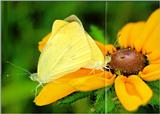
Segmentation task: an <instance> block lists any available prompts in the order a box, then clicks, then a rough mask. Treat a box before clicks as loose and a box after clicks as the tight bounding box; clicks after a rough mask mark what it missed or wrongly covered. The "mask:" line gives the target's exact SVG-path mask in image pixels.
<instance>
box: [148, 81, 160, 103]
mask: <svg viewBox="0 0 160 114" xmlns="http://www.w3.org/2000/svg"><path fill="white" fill-rule="evenodd" d="M148 85H149V86H150V88H151V89H152V91H153V97H152V99H151V100H150V104H151V105H153V106H154V105H159V102H160V96H159V94H160V81H159V80H157V81H153V82H149V83H148Z"/></svg>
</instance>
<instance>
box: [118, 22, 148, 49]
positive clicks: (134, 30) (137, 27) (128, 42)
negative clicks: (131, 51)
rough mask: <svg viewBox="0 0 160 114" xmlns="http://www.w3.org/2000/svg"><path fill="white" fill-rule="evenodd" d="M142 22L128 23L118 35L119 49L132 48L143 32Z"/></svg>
mask: <svg viewBox="0 0 160 114" xmlns="http://www.w3.org/2000/svg"><path fill="white" fill-rule="evenodd" d="M144 24H145V23H144V22H136V23H129V24H127V25H126V26H124V27H123V28H122V30H121V31H120V32H119V33H118V41H119V44H120V46H121V47H123V48H127V47H131V48H133V46H134V42H135V41H136V40H137V39H138V38H139V34H140V33H141V31H142V30H143V27H144Z"/></svg>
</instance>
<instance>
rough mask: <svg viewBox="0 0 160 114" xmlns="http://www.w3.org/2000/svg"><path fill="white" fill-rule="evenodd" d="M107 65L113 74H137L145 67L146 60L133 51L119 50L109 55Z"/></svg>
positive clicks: (128, 49) (127, 49)
mask: <svg viewBox="0 0 160 114" xmlns="http://www.w3.org/2000/svg"><path fill="white" fill-rule="evenodd" d="M108 65H109V67H110V68H111V69H112V70H113V71H114V72H120V73H121V74H123V75H131V74H137V73H138V72H139V71H141V70H142V69H143V68H144V67H145V65H146V58H145V56H144V55H143V54H141V53H139V52H137V51H136V50H134V49H130V48H126V49H119V50H118V51H116V52H114V53H113V54H111V61H110V62H109V63H108Z"/></svg>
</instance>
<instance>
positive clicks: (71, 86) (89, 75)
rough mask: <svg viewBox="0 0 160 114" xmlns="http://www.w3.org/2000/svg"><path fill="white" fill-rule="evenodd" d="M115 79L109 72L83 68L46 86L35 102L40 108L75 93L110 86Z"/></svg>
mask: <svg viewBox="0 0 160 114" xmlns="http://www.w3.org/2000/svg"><path fill="white" fill-rule="evenodd" d="M104 73H105V75H102V74H104ZM114 78H115V76H113V75H112V74H111V73H109V72H104V71H102V70H93V69H86V68H82V69H80V70H78V71H76V72H73V73H70V74H67V75H64V76H63V77H61V78H59V79H57V80H55V81H53V82H50V83H48V84H46V85H45V86H44V87H43V88H42V90H41V91H40V93H39V94H38V96H36V98H35V100H34V102H35V103H36V105H38V106H42V105H47V104H50V103H52V102H55V101H57V100H59V99H61V98H63V97H65V96H67V95H69V94H71V93H73V92H75V91H89V90H94V89H97V88H101V87H104V86H107V85H110V84H112V83H113V82H114Z"/></svg>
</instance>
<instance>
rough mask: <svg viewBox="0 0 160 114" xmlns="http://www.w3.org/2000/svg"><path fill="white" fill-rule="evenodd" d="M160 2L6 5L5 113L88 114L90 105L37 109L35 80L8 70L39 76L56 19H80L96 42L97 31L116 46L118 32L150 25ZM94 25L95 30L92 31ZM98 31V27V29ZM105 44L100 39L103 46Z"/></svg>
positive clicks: (3, 104) (3, 30)
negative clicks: (43, 47)
mask: <svg viewBox="0 0 160 114" xmlns="http://www.w3.org/2000/svg"><path fill="white" fill-rule="evenodd" d="M158 7H159V6H158V1H157V2H151V1H150V2H96V1H94V2H93V1H92V2H87V1H86V2H85V1H84V2H80V1H79V2H62V1H61V2H56V1H53V2H42V1H41V2H40V1H39V2H31V1H28V2H21V1H18V2H16V1H14V2H13V1H10V2H7V1H3V2H1V11H2V92H1V97H2V112H3V113H36V112H37V113H38V112H41V113H44V112H74V113H75V112H88V110H89V108H90V104H89V103H87V99H82V100H79V101H77V102H75V103H73V104H71V105H65V106H57V105H54V104H53V105H48V106H42V107H38V106H36V105H35V104H34V103H33V99H34V93H35V87H36V86H37V83H35V82H32V81H31V80H30V78H29V74H28V73H26V72H24V71H22V70H20V69H19V68H16V67H14V66H13V65H11V64H8V63H7V61H9V62H12V63H14V64H16V65H17V66H20V67H22V68H24V69H26V70H28V71H29V72H31V73H34V72H36V67H37V62H38V57H39V54H40V53H39V51H38V49H37V46H38V42H39V41H40V40H41V39H42V38H43V37H44V36H45V35H46V34H47V33H48V32H50V31H51V27H52V23H53V21H54V20H55V19H64V18H65V17H67V16H69V15H71V14H76V15H77V16H78V17H79V18H80V19H81V21H82V23H83V24H84V27H85V29H86V31H87V32H89V33H91V35H92V36H93V37H98V35H99V34H98V32H97V34H96V33H94V29H97V28H95V27H98V29H99V30H101V32H103V33H105V37H106V39H107V43H114V42H115V38H116V35H117V32H118V30H119V29H120V28H121V27H122V26H124V25H125V24H126V23H128V22H131V21H140V20H146V19H147V17H148V16H149V14H150V13H151V12H153V11H154V10H155V9H157V8H158ZM91 25H92V26H91ZM93 25H94V26H93ZM101 40H103V39H100V41H101Z"/></svg>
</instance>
